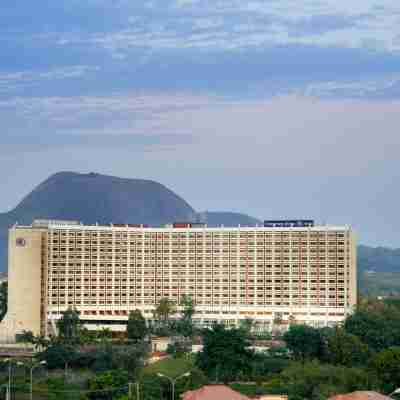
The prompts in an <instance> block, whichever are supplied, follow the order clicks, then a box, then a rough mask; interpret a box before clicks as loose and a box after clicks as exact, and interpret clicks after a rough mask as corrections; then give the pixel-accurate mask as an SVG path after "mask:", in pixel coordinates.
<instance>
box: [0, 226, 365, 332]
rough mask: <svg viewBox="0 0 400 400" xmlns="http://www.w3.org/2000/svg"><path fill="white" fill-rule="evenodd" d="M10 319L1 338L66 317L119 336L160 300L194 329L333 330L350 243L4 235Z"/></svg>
mask: <svg viewBox="0 0 400 400" xmlns="http://www.w3.org/2000/svg"><path fill="white" fill-rule="evenodd" d="M8 277H9V309H8V310H9V311H8V313H7V316H6V318H5V320H4V321H3V322H2V324H1V325H0V338H1V337H2V338H8V339H9V340H10V338H14V337H15V334H16V333H18V332H21V331H22V330H31V331H33V332H34V333H35V334H44V335H48V334H49V333H51V332H52V331H53V330H54V328H55V321H56V320H57V319H58V318H60V316H61V313H62V312H63V311H65V310H66V309H68V308H69V307H72V308H75V309H76V310H77V311H78V312H79V314H80V318H81V320H82V321H83V322H84V324H85V325H86V326H87V327H88V328H89V329H101V328H103V327H108V328H110V329H112V330H115V331H121V330H125V326H126V321H127V318H128V314H129V312H130V311H131V310H135V309H139V310H141V311H142V313H143V315H144V316H145V318H147V319H149V320H150V319H152V315H153V313H152V311H153V310H154V307H155V305H156V304H158V302H159V301H160V299H162V298H164V297H168V298H169V299H170V300H172V301H174V302H175V303H176V304H177V305H178V309H179V304H180V300H181V299H182V296H184V295H187V296H191V297H192V298H193V300H194V301H195V304H196V314H195V317H194V321H195V323H197V324H199V325H202V326H209V325H211V324H212V323H214V322H215V321H218V322H220V323H224V324H226V325H228V326H234V325H237V324H239V323H240V320H243V319H245V318H252V319H253V320H254V321H255V329H258V330H271V329H272V328H273V327H274V326H280V327H285V326H288V325H289V324H290V323H296V322H297V323H307V324H311V325H313V326H317V327H319V326H330V325H334V324H337V323H339V322H340V321H343V319H344V318H345V317H346V316H347V315H348V314H349V313H351V312H352V310H353V308H354V305H355V304H356V298H357V286H356V281H357V277H356V240H355V235H354V233H353V232H352V230H351V229H350V228H349V227H336V226H312V225H307V226H304V227H303V226H300V227H298V226H289V227H287V226H285V227H281V226H276V225H274V226H273V227H268V226H267V227H255V228H253V227H252V228H249V227H237V228H224V227H221V228H208V227H205V226H204V227H202V226H196V225H194V226H191V225H189V224H187V225H185V224H176V225H172V226H169V227H164V228H148V227H143V226H142V227H140V226H132V225H118V226H116V225H111V226H84V225H81V224H80V223H75V222H68V221H66V222H62V221H35V222H34V223H33V224H32V225H31V226H15V227H13V228H12V229H11V230H10V232H9V272H8Z"/></svg>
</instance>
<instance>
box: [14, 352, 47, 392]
mask: <svg viewBox="0 0 400 400" xmlns="http://www.w3.org/2000/svg"><path fill="white" fill-rule="evenodd" d="M17 364H18V365H23V366H24V367H27V368H29V377H30V387H29V394H30V396H29V398H30V400H33V370H34V369H35V368H37V367H40V366H42V365H46V364H47V362H46V361H44V360H43V361H40V362H38V363H35V362H33V361H32V362H30V363H29V364H24V363H22V362H19V363H17ZM9 400H10V399H9Z"/></svg>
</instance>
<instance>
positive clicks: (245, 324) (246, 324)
mask: <svg viewBox="0 0 400 400" xmlns="http://www.w3.org/2000/svg"><path fill="white" fill-rule="evenodd" d="M253 326H254V320H253V319H251V318H249V317H247V318H245V319H242V320H241V321H240V328H241V329H243V330H244V331H245V332H246V333H247V335H250V333H251V330H252V329H253Z"/></svg>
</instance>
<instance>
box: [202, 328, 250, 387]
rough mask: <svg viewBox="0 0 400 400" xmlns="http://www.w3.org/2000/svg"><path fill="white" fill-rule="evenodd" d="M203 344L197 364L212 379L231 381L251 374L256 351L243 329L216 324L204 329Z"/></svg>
mask: <svg viewBox="0 0 400 400" xmlns="http://www.w3.org/2000/svg"><path fill="white" fill-rule="evenodd" d="M203 345H204V347H203V351H202V352H201V353H200V354H199V355H198V357H197V360H196V364H197V366H198V367H199V368H200V369H202V370H203V371H204V372H205V374H206V375H207V376H209V377H210V378H211V379H213V380H215V381H216V382H220V381H222V382H229V381H233V380H236V379H238V378H241V377H243V376H247V375H248V374H249V372H250V370H251V363H252V360H253V356H254V353H253V351H251V350H250V349H249V347H250V342H249V341H248V339H247V335H246V333H245V332H243V330H241V329H226V328H225V327H224V326H222V325H214V327H213V328H212V329H209V330H205V331H204V334H203Z"/></svg>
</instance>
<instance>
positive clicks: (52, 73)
mask: <svg viewBox="0 0 400 400" xmlns="http://www.w3.org/2000/svg"><path fill="white" fill-rule="evenodd" d="M99 69H100V68H99V67H95V66H88V65H74V66H69V67H60V68H55V69H51V70H42V71H28V70H27V71H19V72H5V73H0V93H8V92H11V91H13V90H15V89H17V88H23V87H25V86H31V85H34V84H43V83H44V82H46V81H48V82H49V81H55V80H64V79H77V78H81V77H82V76H84V75H87V74H90V73H93V72H95V71H98V70H99Z"/></svg>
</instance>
